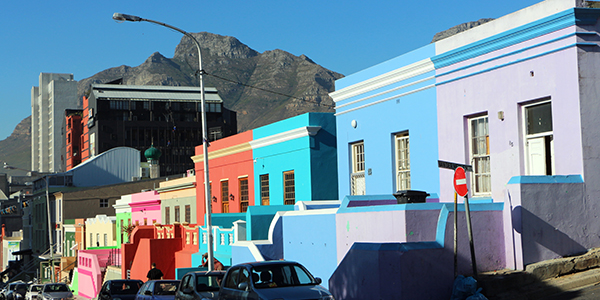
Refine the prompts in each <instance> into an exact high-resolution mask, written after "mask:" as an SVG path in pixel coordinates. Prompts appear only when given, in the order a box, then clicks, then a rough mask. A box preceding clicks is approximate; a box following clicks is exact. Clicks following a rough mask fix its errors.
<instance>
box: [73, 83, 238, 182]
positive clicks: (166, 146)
mask: <svg viewBox="0 0 600 300" xmlns="http://www.w3.org/2000/svg"><path fill="white" fill-rule="evenodd" d="M205 95H206V118H207V120H206V122H207V127H208V128H207V129H208V131H207V132H208V140H209V141H214V140H217V139H220V138H222V137H227V136H230V135H233V134H236V133H237V121H236V113H235V112H234V111H230V110H228V109H226V108H225V107H223V100H222V99H221V97H220V96H219V94H218V93H217V89H216V88H214V87H206V88H205ZM201 108H202V106H201V101H200V88H198V87H183V86H135V85H120V84H93V85H92V86H91V88H90V92H89V93H88V96H84V97H83V111H82V117H81V123H82V125H83V126H82V128H81V137H80V139H81V140H80V142H79V145H80V149H79V150H76V148H73V149H71V151H67V152H66V157H65V159H66V161H67V162H71V161H72V162H74V163H73V164H71V166H75V165H76V163H75V158H77V160H79V161H80V162H82V163H83V162H85V161H86V160H87V159H89V158H92V157H94V156H95V155H98V154H100V153H102V152H104V151H107V150H109V149H112V148H114V147H119V146H126V147H132V148H135V149H138V150H140V152H141V153H144V152H145V151H146V150H147V149H148V148H150V147H151V146H153V147H154V148H156V149H157V150H159V151H160V153H161V154H162V156H160V159H159V162H158V164H159V165H160V173H161V175H162V176H164V175H173V174H183V173H185V172H186V171H187V170H189V169H192V168H194V162H193V161H192V160H191V157H192V156H194V147H196V146H198V145H201V144H202V122H201V120H202V119H201V117H202V115H201ZM69 137H70V139H71V140H73V139H75V138H76V137H75V136H69ZM75 153H77V154H78V155H79V156H78V157H75V156H74V154H75ZM140 159H141V161H146V158H145V157H140Z"/></svg>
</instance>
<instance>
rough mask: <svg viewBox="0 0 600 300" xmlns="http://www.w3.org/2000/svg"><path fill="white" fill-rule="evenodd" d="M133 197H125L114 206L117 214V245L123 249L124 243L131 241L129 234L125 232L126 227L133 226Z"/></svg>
mask: <svg viewBox="0 0 600 300" xmlns="http://www.w3.org/2000/svg"><path fill="white" fill-rule="evenodd" d="M130 203H131V195H123V196H121V199H118V200H116V201H115V205H113V207H114V209H115V214H116V227H117V232H116V233H117V245H118V246H119V247H121V244H122V243H126V242H128V241H129V236H128V234H127V232H124V229H125V227H128V226H129V225H131V224H132V223H131V206H129V204H130Z"/></svg>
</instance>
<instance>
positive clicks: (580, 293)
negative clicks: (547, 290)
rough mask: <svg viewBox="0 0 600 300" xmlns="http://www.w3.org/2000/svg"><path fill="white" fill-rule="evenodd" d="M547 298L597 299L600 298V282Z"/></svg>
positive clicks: (564, 299) (558, 299) (569, 299)
mask: <svg viewBox="0 0 600 300" xmlns="http://www.w3.org/2000/svg"><path fill="white" fill-rule="evenodd" d="M545 299H546V300H597V299H600V282H598V283H595V284H593V285H589V286H587V287H584V288H581V289H578V290H575V291H568V292H564V293H560V294H557V295H554V296H551V297H548V298H545Z"/></svg>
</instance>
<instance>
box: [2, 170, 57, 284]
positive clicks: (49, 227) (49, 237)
mask: <svg viewBox="0 0 600 300" xmlns="http://www.w3.org/2000/svg"><path fill="white" fill-rule="evenodd" d="M4 169H8V170H21V171H25V172H30V173H32V174H39V173H37V172H35V171H30V170H25V169H21V168H17V167H13V166H11V165H8V164H7V163H6V162H4ZM40 178H42V179H44V182H45V183H46V213H47V214H48V243H49V244H50V269H51V273H52V277H51V278H52V282H55V281H56V280H55V277H54V247H52V222H51V221H50V193H49V190H48V175H44V176H43V177H40Z"/></svg>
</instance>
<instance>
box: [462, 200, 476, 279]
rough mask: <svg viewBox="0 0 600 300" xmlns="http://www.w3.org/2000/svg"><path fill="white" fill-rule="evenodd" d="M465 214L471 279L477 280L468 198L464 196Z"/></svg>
mask: <svg viewBox="0 0 600 300" xmlns="http://www.w3.org/2000/svg"><path fill="white" fill-rule="evenodd" d="M465 213H466V217H467V230H468V231H469V246H470V247H471V262H472V264H473V277H474V278H475V280H479V278H477V261H476V260H475V247H474V246H473V229H472V227H471V213H470V211H469V196H468V195H465Z"/></svg>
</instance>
